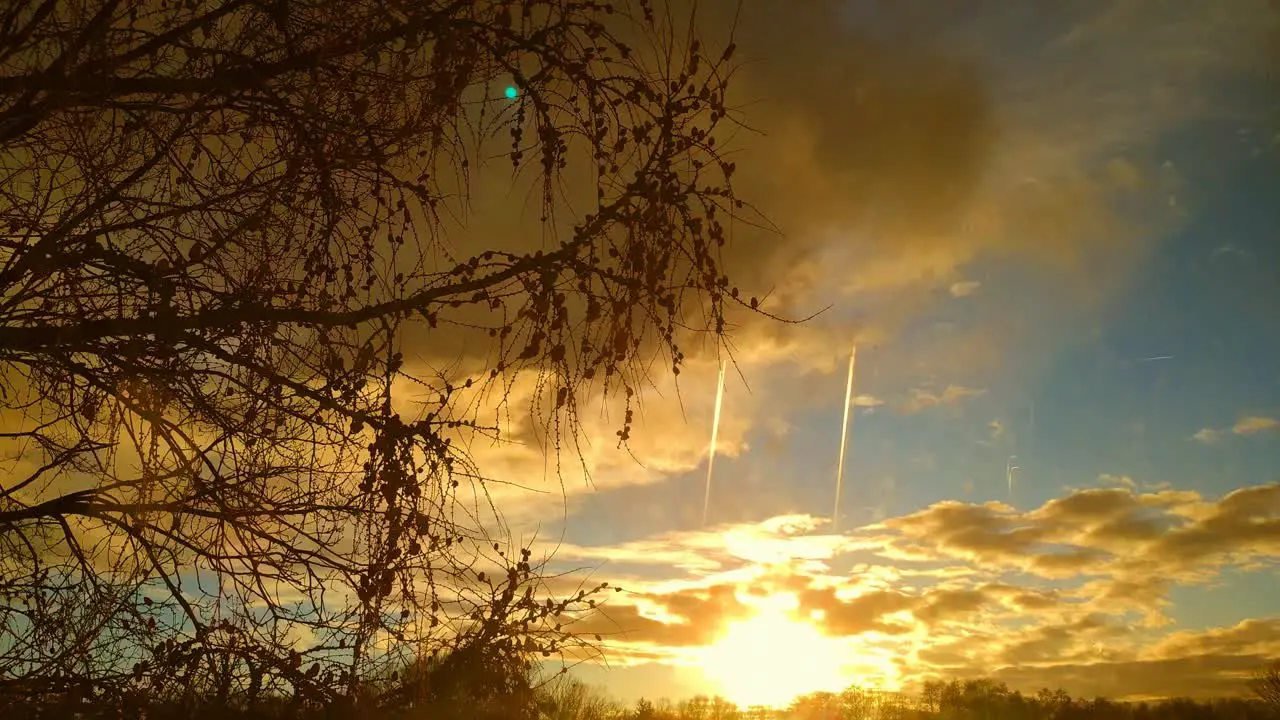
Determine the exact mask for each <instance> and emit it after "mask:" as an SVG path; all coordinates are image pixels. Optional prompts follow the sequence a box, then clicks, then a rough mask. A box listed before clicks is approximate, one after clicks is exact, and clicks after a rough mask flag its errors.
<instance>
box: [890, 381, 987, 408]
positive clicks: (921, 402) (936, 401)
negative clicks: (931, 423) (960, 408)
mask: <svg viewBox="0 0 1280 720" xmlns="http://www.w3.org/2000/svg"><path fill="white" fill-rule="evenodd" d="M986 392H987V391H986V390H985V389H977V388H969V387H964V386H963V385H948V386H947V389H946V390H943V391H942V392H941V393H937V394H935V393H933V392H931V391H929V390H924V389H921V388H913V389H912V390H911V399H909V400H907V401H906V402H905V403H903V404H902V405H901V406H900V408H899V409H900V410H901V411H902V412H904V413H908V414H911V413H918V412H920V411H921V410H925V409H927V408H931V407H939V406H943V405H957V404H959V403H960V402H961V401H963V400H966V399H968V398H973V397H978V396H981V395H984V394H986Z"/></svg>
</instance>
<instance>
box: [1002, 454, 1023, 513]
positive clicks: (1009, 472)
mask: <svg viewBox="0 0 1280 720" xmlns="http://www.w3.org/2000/svg"><path fill="white" fill-rule="evenodd" d="M1017 459H1018V456H1017V455H1010V456H1009V459H1008V460H1006V461H1005V462H1004V477H1005V480H1007V481H1008V483H1009V502H1013V473H1014V472H1015V471H1016V470H1019V469H1020V468H1019V467H1018V466H1017V465H1014V464H1013V461H1014V460H1017Z"/></svg>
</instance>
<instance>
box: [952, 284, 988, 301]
mask: <svg viewBox="0 0 1280 720" xmlns="http://www.w3.org/2000/svg"><path fill="white" fill-rule="evenodd" d="M980 287H982V283H980V282H978V281H977V280H962V281H960V282H955V283H951V297H953V298H962V297H969V296H970V295H972V294H974V293H976V292H977V291H978V288H980Z"/></svg>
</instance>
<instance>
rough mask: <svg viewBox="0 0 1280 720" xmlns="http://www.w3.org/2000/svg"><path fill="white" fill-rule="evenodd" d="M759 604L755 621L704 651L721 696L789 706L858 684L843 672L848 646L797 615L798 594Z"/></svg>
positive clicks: (734, 626) (732, 626)
mask: <svg viewBox="0 0 1280 720" xmlns="http://www.w3.org/2000/svg"><path fill="white" fill-rule="evenodd" d="M755 604H756V605H757V610H756V613H755V614H754V615H753V616H752V617H750V618H748V619H746V620H741V621H737V622H733V623H729V624H728V625H726V626H725V629H724V632H723V633H722V634H721V636H720V638H719V639H718V640H717V641H716V643H715V644H714V645H710V646H708V647H707V648H705V649H704V651H703V653H702V657H701V658H700V659H701V661H702V667H703V672H704V673H705V674H706V675H707V679H708V680H709V681H710V683H711V684H712V686H713V690H714V691H715V692H717V693H719V694H720V695H723V696H724V697H725V698H726V699H728V700H730V701H731V702H734V703H737V704H738V705H739V706H740V707H746V706H750V705H771V706H774V707H784V706H786V705H787V704H789V703H790V702H791V700H792V699H793V698H795V697H796V696H798V695H803V694H805V693H811V692H817V691H824V690H825V691H830V692H838V691H840V690H843V689H844V688H846V687H848V686H849V685H850V684H851V683H852V682H854V679H853V678H851V677H850V676H849V675H848V674H847V673H845V672H843V670H844V666H845V665H846V664H847V661H848V660H849V649H848V647H847V646H846V645H845V644H843V643H841V642H840V641H838V640H835V639H833V638H830V637H827V636H826V635H824V634H823V633H822V632H821V631H820V630H819V629H818V628H817V627H815V626H814V625H813V624H812V623H811V622H808V621H806V620H804V619H801V618H799V617H796V615H795V614H794V611H795V609H796V606H797V605H798V603H797V602H796V598H795V596H794V595H775V596H772V597H770V598H767V599H765V600H764V601H757V602H756V603H755Z"/></svg>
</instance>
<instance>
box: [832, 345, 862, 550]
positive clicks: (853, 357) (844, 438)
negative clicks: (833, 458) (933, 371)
mask: <svg viewBox="0 0 1280 720" xmlns="http://www.w3.org/2000/svg"><path fill="white" fill-rule="evenodd" d="M857 360H858V346H857V345H854V346H853V349H852V350H850V351H849V381H848V383H847V384H846V385H845V388H844V420H843V421H841V423H840V460H839V462H837V463H836V503H835V508H834V509H833V510H832V512H831V529H832V530H839V529H840V486H841V485H842V484H843V483H844V451H845V445H846V443H848V441H849V406H850V405H852V404H853V368H854V364H855V363H856V362H857Z"/></svg>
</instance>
